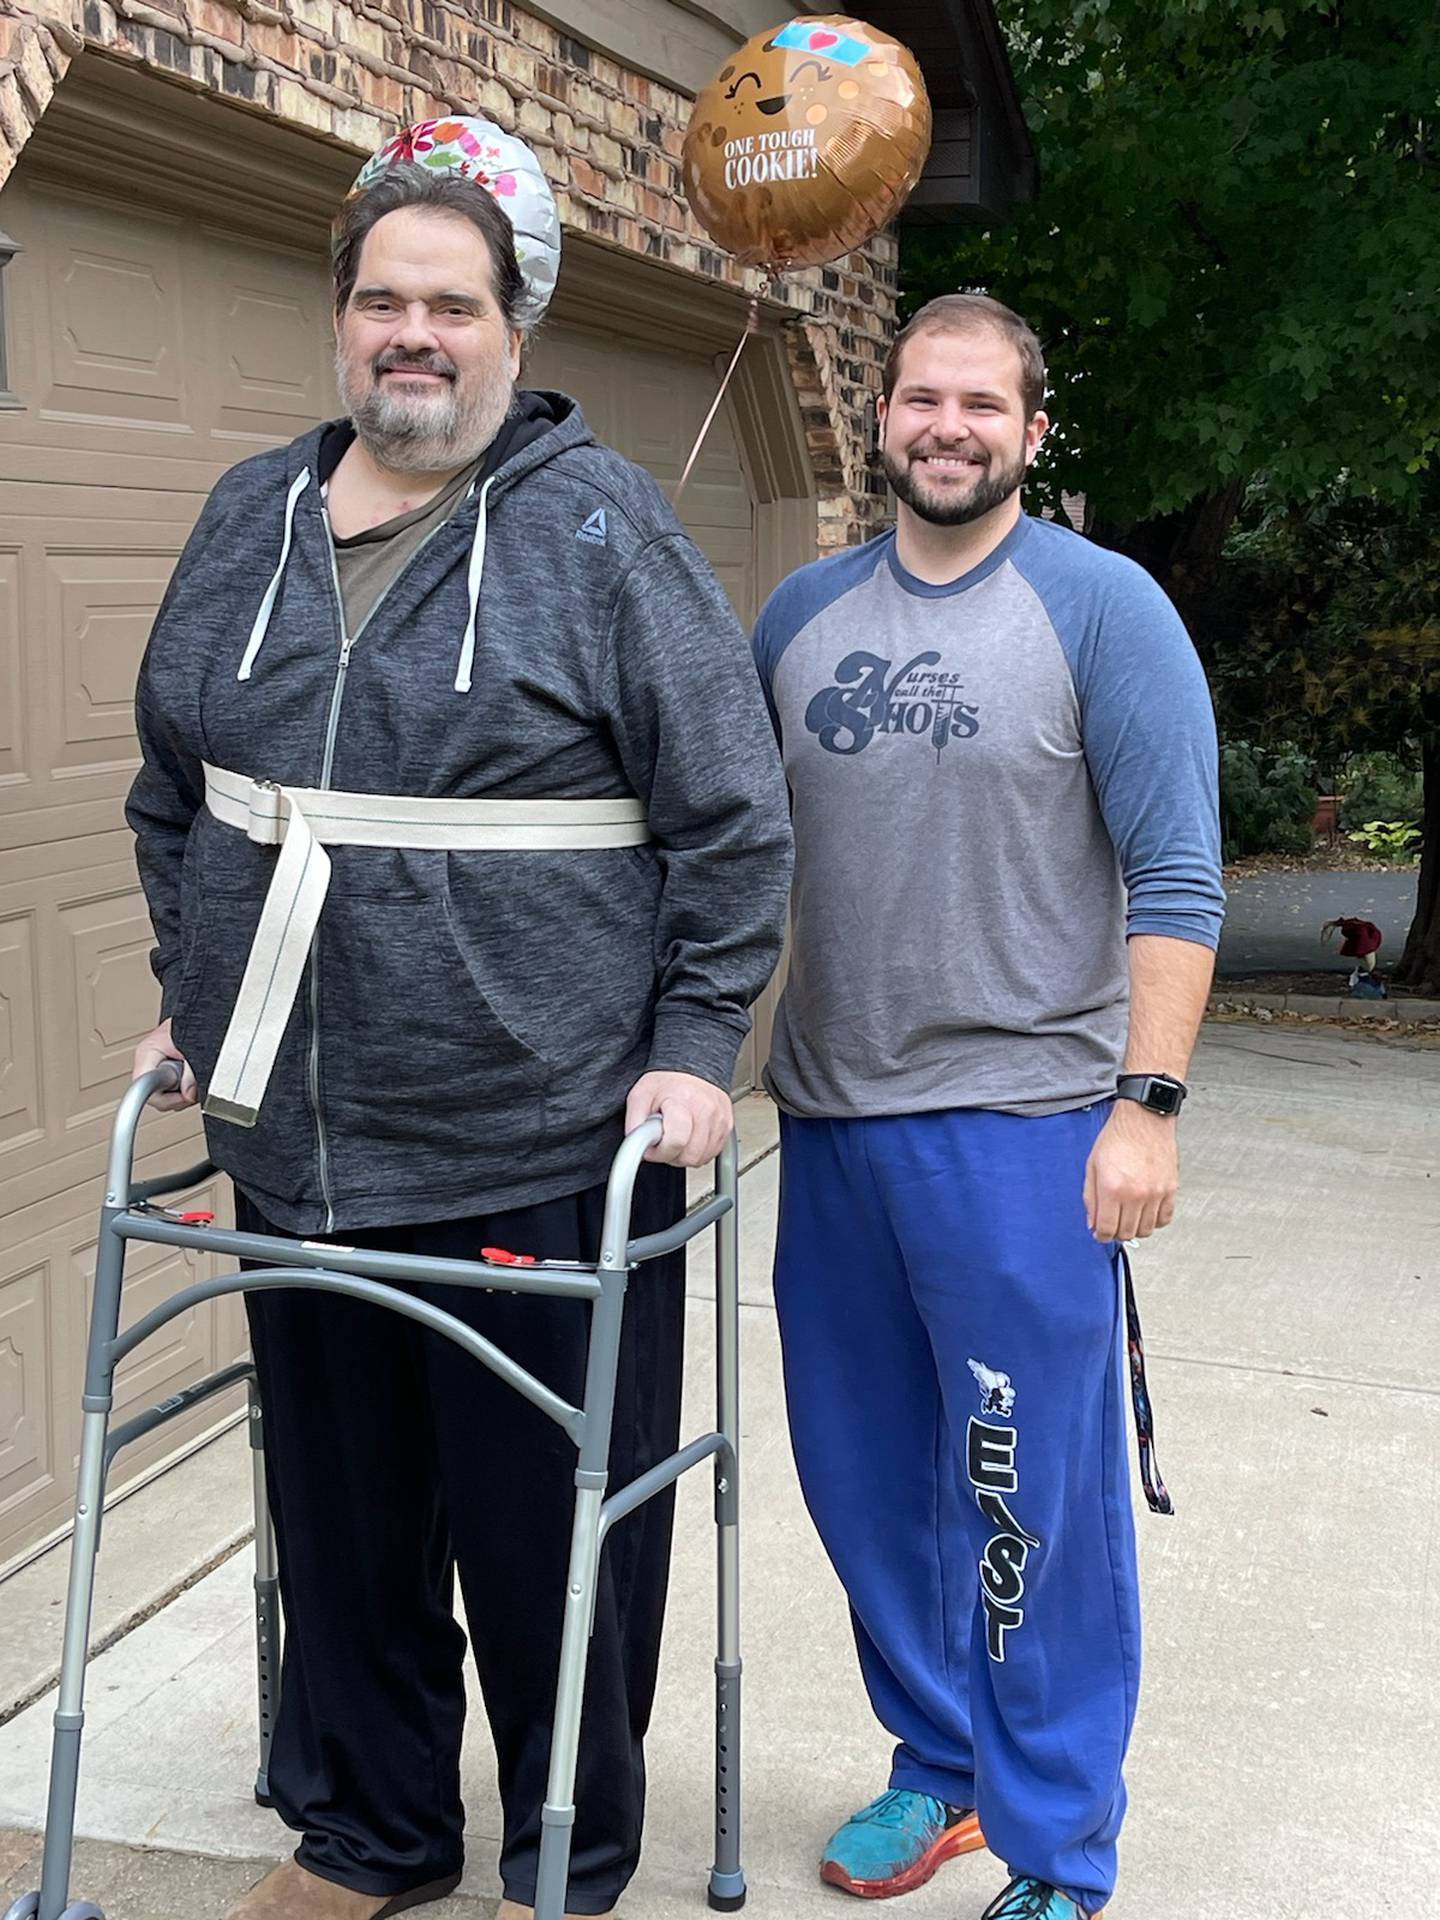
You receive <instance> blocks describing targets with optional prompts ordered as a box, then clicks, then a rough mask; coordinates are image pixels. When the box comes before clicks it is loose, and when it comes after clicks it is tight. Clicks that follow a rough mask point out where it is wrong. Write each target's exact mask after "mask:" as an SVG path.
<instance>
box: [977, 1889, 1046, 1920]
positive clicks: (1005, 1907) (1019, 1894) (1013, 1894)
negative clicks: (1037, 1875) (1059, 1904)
mask: <svg viewBox="0 0 1440 1920" xmlns="http://www.w3.org/2000/svg"><path fill="white" fill-rule="evenodd" d="M1054 1897H1055V1889H1054V1887H1052V1886H1047V1885H1046V1883H1045V1881H1043V1880H1012V1881H1011V1883H1010V1885H1009V1886H1008V1887H1007V1888H1006V1889H1005V1891H1004V1893H1002V1894H1001V1896H1000V1904H999V1906H998V1907H991V1908H990V1909H989V1910H988V1911H987V1912H986V1914H985V1920H1049V1914H1050V1902H1051V1900H1053V1899H1054Z"/></svg>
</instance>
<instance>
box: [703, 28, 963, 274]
mask: <svg viewBox="0 0 1440 1920" xmlns="http://www.w3.org/2000/svg"><path fill="white" fill-rule="evenodd" d="M929 144H930V104H929V100H928V99H927V97H926V93H925V85H924V82H923V80H922V79H921V78H920V73H919V69H918V67H917V66H916V64H915V61H914V58H913V56H912V55H911V54H910V52H909V51H908V49H907V48H905V47H903V46H902V45H901V44H900V42H899V41H898V40H895V39H893V38H892V37H891V36H890V35H889V34H886V33H881V32H879V31H877V30H876V29H875V28H874V27H869V26H867V25H866V24H865V23H864V21H861V20H854V19H851V18H849V17H848V16H846V15H842V14H830V15H825V16H823V17H819V18H811V19H805V20H792V21H790V22H789V24H788V25H786V26H783V27H780V28H777V29H774V30H772V31H771V32H769V33H764V34H757V35H756V36H755V37H754V39H752V40H749V41H747V42H746V44H745V45H744V46H743V47H742V48H741V49H740V50H739V52H738V53H737V54H736V55H735V56H734V58H733V59H731V60H729V61H727V63H726V64H725V66H724V67H723V68H722V69H721V70H720V72H719V73H718V74H717V75H716V77H715V79H714V80H712V81H711V83H710V85H709V86H708V87H706V88H705V90H704V92H703V93H701V95H700V96H699V98H698V99H697V100H696V102H695V110H694V113H693V115H692V117H691V121H690V129H689V132H688V133H687V135H686V140H685V155H684V170H685V184H686V191H687V193H688V195H689V198H690V204H691V206H692V207H693V208H694V210H695V212H696V214H697V216H698V217H699V219H700V220H701V221H702V223H703V224H704V226H705V227H706V229H707V230H708V231H709V232H710V233H711V234H712V235H713V236H714V238H715V239H716V240H718V241H719V242H720V244H721V245H722V246H723V247H725V248H726V249H727V250H728V251H730V252H731V253H733V254H734V255H735V256H736V258H737V259H739V260H740V261H741V262H742V263H744V264H745V265H750V266H767V267H771V268H784V267H787V266H805V265H814V264H817V263H818V262H819V261H821V260H834V259H838V258H839V257H840V256H841V255H842V254H845V253H848V252H850V251H851V249H852V248H854V247H856V246H858V245H859V244H860V243H861V241H862V240H864V239H865V238H867V237H868V235H869V234H871V233H873V232H874V231H875V229H876V228H877V227H879V226H881V225H883V224H884V223H885V221H886V220H888V219H891V218H892V217H893V216H894V214H895V213H896V212H897V211H898V209H899V206H900V204H901V203H902V202H903V200H904V198H905V196H906V195H907V194H908V193H909V191H910V188H911V187H912V186H913V185H914V184H915V181H916V180H917V179H918V178H919V176H920V170H921V168H922V167H923V165H924V162H925V155H926V153H927V151H928V149H929Z"/></svg>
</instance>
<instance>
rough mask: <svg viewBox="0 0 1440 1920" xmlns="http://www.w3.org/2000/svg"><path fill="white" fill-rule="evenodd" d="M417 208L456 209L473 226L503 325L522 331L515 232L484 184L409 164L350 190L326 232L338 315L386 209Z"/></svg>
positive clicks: (521, 283)
mask: <svg viewBox="0 0 1440 1920" xmlns="http://www.w3.org/2000/svg"><path fill="white" fill-rule="evenodd" d="M405 207H419V208H421V209H423V210H424V211H425V212H426V213H458V214H459V215H460V216H461V217H462V219H465V220H468V221H469V222H470V224H471V225H472V226H474V227H477V228H478V229H479V231H480V233H481V234H482V235H483V237H484V240H485V243H486V245H487V247H488V248H489V250H490V290H491V292H492V293H493V294H494V295H495V301H496V304H497V305H498V307H499V308H500V312H501V313H502V315H503V316H504V319H505V324H506V326H507V327H515V328H519V329H520V330H521V331H524V325H525V323H524V322H523V321H522V320H519V319H517V318H516V314H517V311H518V308H519V305H520V301H521V298H522V296H523V294H524V291H525V283H524V281H523V280H522V279H521V277H520V266H519V262H518V261H517V260H516V258H515V233H514V229H513V228H512V227H511V225H510V222H509V221H508V220H507V219H506V217H505V215H504V214H503V213H502V212H501V211H500V208H499V207H498V206H497V205H496V204H495V201H494V198H493V197H492V195H491V194H490V193H488V192H487V191H486V189H485V188H484V187H481V186H477V185H476V183H475V182H474V181H473V180H467V179H465V177H464V176H463V175H462V174H458V173H450V172H446V173H440V172H431V170H430V169H429V168H428V167H417V166H413V165H410V164H409V163H407V162H402V163H400V164H399V165H397V166H393V167H387V168H386V169H385V171H384V173H382V174H381V175H380V177H379V179H378V180H376V181H375V183H374V185H373V186H369V187H366V188H365V189H364V190H363V192H360V193H355V194H351V196H350V198H349V199H348V200H346V201H345V203H344V204H343V206H342V207H341V208H340V211H339V213H337V214H336V216H335V224H334V226H333V227H332V228H331V230H330V260H331V265H332V266H333V268H334V271H335V311H336V312H337V313H342V312H343V311H344V309H345V305H346V303H347V301H348V300H349V298H350V296H351V294H352V293H353V292H354V291H355V281H356V277H357V276H358V274H359V272H360V252H361V249H362V248H363V247H364V245H365V241H366V238H367V237H368V235H369V234H370V232H371V230H372V228H374V227H375V226H376V225H377V224H378V223H379V222H380V221H381V220H383V219H384V218H385V216H386V214H387V213H399V212H400V211H401V209H402V208H405Z"/></svg>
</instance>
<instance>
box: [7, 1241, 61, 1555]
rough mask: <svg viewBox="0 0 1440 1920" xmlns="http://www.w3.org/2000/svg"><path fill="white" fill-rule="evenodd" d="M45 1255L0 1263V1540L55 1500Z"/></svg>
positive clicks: (49, 1281)
mask: <svg viewBox="0 0 1440 1920" xmlns="http://www.w3.org/2000/svg"><path fill="white" fill-rule="evenodd" d="M48 1252H49V1250H47V1249H43V1248H41V1247H39V1246H36V1245H29V1246H26V1247H22V1248H19V1249H17V1250H16V1251H15V1253H13V1254H12V1255H11V1256H10V1257H9V1258H8V1259H7V1260H6V1261H5V1262H4V1264H3V1265H0V1538H3V1536H4V1535H5V1534H6V1533H8V1532H12V1531H14V1530H16V1529H17V1528H18V1527H19V1526H20V1525H22V1524H23V1523H24V1521H25V1520H26V1519H27V1518H33V1516H34V1515H36V1514H37V1513H44V1512H45V1511H46V1510H47V1509H49V1508H50V1507H52V1506H53V1505H54V1504H55V1502H56V1501H57V1499H58V1498H59V1497H60V1495H59V1489H58V1486H57V1482H56V1461H57V1458H58V1455H59V1449H58V1448H57V1445H56V1439H57V1436H56V1434H55V1431H54V1416H55V1411H56V1409H55V1401H54V1396H53V1381H54V1348H55V1339H54V1331H53V1329H52V1326H51V1306H52V1303H53V1302H54V1300H55V1299H56V1295H57V1290H56V1287H55V1284H54V1274H53V1257H47V1254H48Z"/></svg>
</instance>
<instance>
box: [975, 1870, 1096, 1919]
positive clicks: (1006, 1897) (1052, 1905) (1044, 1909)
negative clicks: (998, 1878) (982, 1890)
mask: <svg viewBox="0 0 1440 1920" xmlns="http://www.w3.org/2000/svg"><path fill="white" fill-rule="evenodd" d="M1104 1912H1105V1909H1104V1908H1103V1907H1097V1908H1095V1909H1094V1911H1093V1912H1088V1911H1087V1910H1086V1909H1085V1908H1084V1907H1077V1906H1076V1904H1075V1902H1074V1901H1073V1900H1072V1899H1071V1898H1070V1896H1069V1894H1068V1893H1061V1891H1060V1889H1059V1888H1058V1887H1052V1886H1051V1885H1050V1882H1049V1881H1048V1880H1033V1879H1031V1877H1030V1876H1029V1874H1024V1873H1022V1874H1019V1875H1018V1876H1017V1877H1016V1878H1015V1879H1014V1880H1012V1881H1011V1882H1010V1884H1009V1886H1008V1887H1006V1889H1005V1891H1004V1892H1003V1893H1002V1894H1001V1895H1000V1896H999V1898H998V1899H995V1900H992V1901H991V1902H990V1904H989V1906H988V1907H986V1909H985V1911H984V1913H982V1914H981V1916H980V1920H1103V1917H1104Z"/></svg>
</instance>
